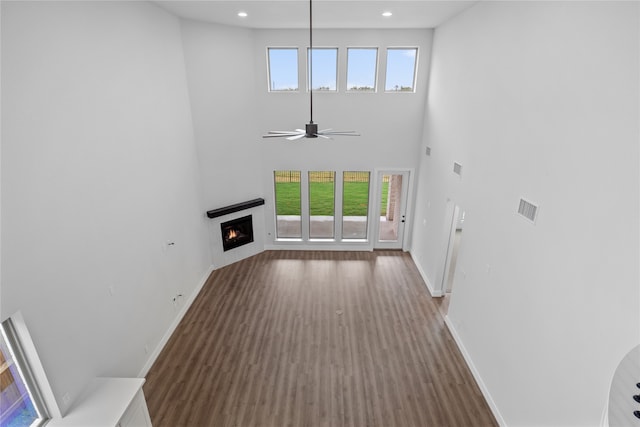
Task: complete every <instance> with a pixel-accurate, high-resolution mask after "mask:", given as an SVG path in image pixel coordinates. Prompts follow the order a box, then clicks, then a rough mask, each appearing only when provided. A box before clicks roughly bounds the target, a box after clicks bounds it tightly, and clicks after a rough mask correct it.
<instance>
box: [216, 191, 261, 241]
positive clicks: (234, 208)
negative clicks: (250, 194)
mask: <svg viewBox="0 0 640 427" xmlns="http://www.w3.org/2000/svg"><path fill="white" fill-rule="evenodd" d="M261 205H264V199H253V200H248V201H246V202H242V203H236V204H235V205H229V206H225V207H223V208H219V209H213V210H210V211H207V216H208V217H209V218H217V217H220V216H223V215H228V214H231V213H234V212H240V211H243V210H245V209H249V208H253V207H256V206H261ZM220 230H221V231H222V249H223V250H224V251H225V252H226V251H228V250H230V249H233V248H237V247H238V246H242V245H246V244H247V243H251V242H253V220H252V217H251V215H247V216H243V217H242V218H236V219H232V220H231V221H226V222H223V223H221V224H220Z"/></svg>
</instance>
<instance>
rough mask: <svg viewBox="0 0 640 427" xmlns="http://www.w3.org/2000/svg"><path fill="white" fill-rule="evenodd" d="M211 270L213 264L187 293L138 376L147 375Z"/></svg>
mask: <svg viewBox="0 0 640 427" xmlns="http://www.w3.org/2000/svg"><path fill="white" fill-rule="evenodd" d="M213 270H215V268H214V266H213V265H211V266H210V267H209V268H208V269H207V271H206V273H204V275H203V276H202V277H201V278H200V281H199V282H198V285H197V286H196V287H195V289H194V290H193V292H192V293H191V295H189V297H188V298H187V299H186V300H185V303H184V305H183V306H182V308H181V309H180V311H179V312H178V315H177V316H176V317H175V319H173V322H171V325H170V326H169V329H167V332H166V333H165V334H164V335H163V337H162V339H161V340H160V342H159V343H158V345H157V346H156V348H155V350H153V352H152V353H151V355H150V356H149V359H148V360H147V363H145V364H144V366H143V367H142V370H141V371H140V373H138V378H144V377H146V376H147V374H148V373H149V370H150V369H151V367H152V366H153V364H154V363H155V361H156V359H157V358H158V356H159V355H160V352H161V351H162V349H163V348H164V346H165V345H167V342H168V341H169V338H171V335H173V332H174V331H175V330H176V328H177V327H178V325H179V324H180V322H181V321H182V318H183V317H184V315H185V314H187V310H189V307H191V304H193V301H195V299H196V297H197V296H198V294H199V293H200V290H201V289H202V287H203V286H204V284H205V283H207V279H209V276H210V275H211V273H212V272H213Z"/></svg>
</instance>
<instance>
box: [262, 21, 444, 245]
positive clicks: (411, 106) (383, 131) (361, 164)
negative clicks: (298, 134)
mask: <svg viewBox="0 0 640 427" xmlns="http://www.w3.org/2000/svg"><path fill="white" fill-rule="evenodd" d="M432 36H433V31H432V30H318V31H316V30H314V34H313V45H314V46H315V47H337V48H338V49H339V53H338V92H337V93H319V92H314V97H313V101H314V105H313V119H314V122H315V123H317V124H318V127H319V128H320V129H325V128H332V129H334V130H355V131H358V132H359V133H360V134H361V136H359V137H335V138H334V140H332V141H326V140H321V139H314V140H309V139H303V140H300V141H297V142H290V141H287V140H286V139H284V138H282V139H280V138H272V139H261V140H260V144H261V145H262V147H263V148H262V149H263V155H262V157H263V176H262V182H263V183H264V190H263V191H264V194H265V199H266V201H267V204H266V206H265V212H274V206H273V171H274V170H301V171H303V173H304V172H306V171H310V170H311V171H313V170H335V171H337V172H338V173H341V171H345V170H346V171H359V170H362V171H371V172H373V170H374V169H375V168H397V169H411V168H415V167H417V164H418V158H417V156H416V153H417V152H418V151H419V150H420V144H421V139H422V127H423V121H424V107H425V101H426V95H427V83H428V77H429V66H430V65H429V61H430V57H431V43H432ZM308 42H309V33H308V31H304V30H256V42H255V48H254V56H255V57H256V58H262V60H261V61H259V62H257V64H256V65H257V68H256V70H257V73H256V75H257V83H256V93H257V96H256V102H257V104H258V106H259V113H258V115H257V119H256V124H257V125H258V127H257V129H256V132H255V134H256V138H260V136H261V135H262V134H264V133H266V132H267V131H269V130H289V129H297V128H304V125H305V124H306V123H308V122H309V94H308V92H307V91H306V83H305V80H306V77H305V75H306V58H305V55H306V53H305V49H306V46H308ZM270 46H276V47H281V46H285V47H300V50H299V55H301V57H299V64H300V70H299V75H300V77H299V85H300V88H301V90H300V91H299V92H297V93H289V92H287V93H269V92H268V87H267V84H268V81H267V59H266V55H267V48H268V47H270ZM348 47H378V56H379V61H378V64H379V67H378V91H377V92H376V93H346V92H345V86H346V70H347V66H346V60H347V48H348ZM387 47H418V49H419V50H418V76H417V82H416V92H415V93H385V92H384V81H385V80H384V77H385V72H386V48H387ZM372 177H373V174H372ZM265 219H266V230H267V233H268V236H267V239H266V242H267V244H269V243H270V244H271V245H274V244H276V245H277V244H278V242H274V238H275V235H276V234H275V224H274V216H273V215H272V214H271V215H269V214H267V215H266V218H265ZM288 245H290V243H288ZM302 246H305V245H304V244H303V245H302ZM307 246H308V245H307ZM316 247H317V246H316Z"/></svg>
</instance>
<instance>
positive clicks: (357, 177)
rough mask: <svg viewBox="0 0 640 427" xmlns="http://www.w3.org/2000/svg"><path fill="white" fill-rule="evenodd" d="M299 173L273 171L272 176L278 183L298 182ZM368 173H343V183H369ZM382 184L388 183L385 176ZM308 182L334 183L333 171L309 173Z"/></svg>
mask: <svg viewBox="0 0 640 427" xmlns="http://www.w3.org/2000/svg"><path fill="white" fill-rule="evenodd" d="M300 175H301V174H300V171H274V173H273V176H274V179H275V181H276V182H277V183H278V182H300ZM370 175H371V174H370V172H344V173H343V178H342V179H343V181H344V182H369V177H370ZM384 178H385V179H383V181H384V182H388V181H389V177H388V176H387V175H385V176H384ZM309 181H310V182H334V181H335V172H333V171H313V172H309Z"/></svg>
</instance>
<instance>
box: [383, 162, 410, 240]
mask: <svg viewBox="0 0 640 427" xmlns="http://www.w3.org/2000/svg"><path fill="white" fill-rule="evenodd" d="M408 181H409V172H380V173H379V174H378V189H379V194H378V201H379V202H380V205H379V208H380V213H379V216H378V218H379V221H378V238H377V242H376V247H378V248H389V249H400V248H402V243H403V236H404V224H405V210H406V195H407V193H406V192H407V184H408Z"/></svg>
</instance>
